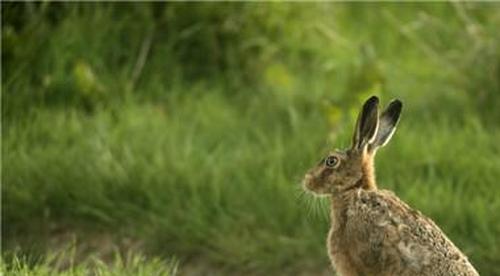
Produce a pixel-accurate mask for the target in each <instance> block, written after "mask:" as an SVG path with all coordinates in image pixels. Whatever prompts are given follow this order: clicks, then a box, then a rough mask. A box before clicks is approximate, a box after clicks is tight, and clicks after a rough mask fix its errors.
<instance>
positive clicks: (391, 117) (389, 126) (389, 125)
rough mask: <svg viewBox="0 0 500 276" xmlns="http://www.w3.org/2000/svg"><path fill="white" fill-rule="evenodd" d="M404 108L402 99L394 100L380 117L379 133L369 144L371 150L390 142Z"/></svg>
mask: <svg viewBox="0 0 500 276" xmlns="http://www.w3.org/2000/svg"><path fill="white" fill-rule="evenodd" d="M402 109H403V103H401V101H400V100H393V101H392V102H391V103H390V104H389V105H388V106H387V108H386V109H385V110H384V112H382V114H381V115H380V118H379V127H378V131H377V135H375V139H374V140H373V141H372V142H371V143H370V145H369V146H368V150H369V151H373V150H376V149H377V148H379V147H382V146H385V145H386V144H387V143H388V142H389V140H390V139H391V137H392V135H393V134H394V131H395V130H396V126H397V124H398V122H399V117H400V115H401V111H402Z"/></svg>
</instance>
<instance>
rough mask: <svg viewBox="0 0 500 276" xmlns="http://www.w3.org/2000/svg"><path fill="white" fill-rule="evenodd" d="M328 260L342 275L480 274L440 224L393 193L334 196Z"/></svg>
mask: <svg viewBox="0 0 500 276" xmlns="http://www.w3.org/2000/svg"><path fill="white" fill-rule="evenodd" d="M331 219H332V226H331V229H330V233H329V235H328V251H329V255H330V259H331V261H332V263H333V264H334V266H335V267H336V269H337V272H338V273H339V274H340V275H343V276H344V275H345V276H347V275H349V276H350V275H353V276H354V275H367V276H368V275H380V276H384V275H400V276H406V275H408V276H410V275H412V276H413V275H478V273H477V272H476V271H475V269H474V267H472V265H471V264H470V263H469V262H468V260H467V257H465V256H464V255H463V254H462V253H461V252H460V250H458V249H457V248H456V247H455V245H454V244H453V243H452V242H451V241H450V240H449V239H448V238H446V236H445V235H444V234H443V232H442V231H441V229H439V227H438V226H437V225H436V224H435V223H434V222H433V221H432V220H431V219H429V218H427V217H425V216H424V215H422V214H421V213H420V212H418V211H415V210H413V209H411V208H410V207H409V206H408V205H407V204H406V203H404V202H402V201H401V200H400V199H399V198H398V197H396V196H395V195H394V194H393V193H392V192H389V191H385V190H365V189H362V188H357V189H353V190H350V191H348V192H345V193H343V194H342V195H339V196H336V197H335V198H332V213H331Z"/></svg>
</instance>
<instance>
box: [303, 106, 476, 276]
mask: <svg viewBox="0 0 500 276" xmlns="http://www.w3.org/2000/svg"><path fill="white" fill-rule="evenodd" d="M378 103H379V100H378V98H377V97H375V96H373V97H371V98H369V99H368V100H367V101H366V102H365V104H364V105H363V108H362V110H361V112H360V114H359V116H358V120H357V123H356V128H355V131H354V137H353V139H352V146H351V148H349V149H347V150H345V151H338V150H336V151H332V152H330V154H329V155H328V156H327V157H326V158H324V159H323V160H321V163H319V164H318V165H317V166H316V167H314V168H312V169H311V170H309V171H308V172H307V174H306V175H305V177H304V180H303V186H304V188H305V189H306V190H309V191H311V192H313V193H314V194H317V195H326V196H329V197H330V199H331V228H330V232H329V234H328V239H327V247H328V253H329V256H330V260H331V262H332V265H333V266H334V268H335V269H336V271H337V274H339V275H342V276H355V275H401V276H404V275H412V276H414V275H479V274H478V272H477V271H476V270H475V269H474V267H473V266H472V264H471V263H470V262H469V261H468V260H467V257H466V256H465V255H464V254H463V253H462V252H460V250H459V249H458V248H457V247H456V246H455V245H454V244H453V243H452V242H451V241H450V240H449V239H448V238H447V237H446V235H445V234H444V233H443V231H441V229H440V228H439V227H438V226H437V225H436V224H435V223H434V222H433V221H432V220H431V219H429V218H427V217H426V216H424V215H423V214H421V213H420V212H419V211H417V210H414V209H412V208H411V207H409V206H408V205H407V204H406V203H404V202H403V201H402V200H401V199H399V198H398V197H397V196H396V195H395V194H393V193H392V192H390V191H387V190H381V189H378V188H377V185H376V182H375V170H374V164H373V162H374V157H375V153H376V151H377V149H378V148H379V147H382V146H384V145H385V144H387V142H388V141H389V139H390V138H391V136H392V134H393V133H394V130H395V129H396V125H397V123H398V121H399V116H400V114H401V110H402V106H403V105H402V103H401V101H399V100H393V101H392V102H391V103H390V104H389V105H388V107H387V108H386V109H385V110H384V111H383V112H382V114H381V115H380V116H379V114H378Z"/></svg>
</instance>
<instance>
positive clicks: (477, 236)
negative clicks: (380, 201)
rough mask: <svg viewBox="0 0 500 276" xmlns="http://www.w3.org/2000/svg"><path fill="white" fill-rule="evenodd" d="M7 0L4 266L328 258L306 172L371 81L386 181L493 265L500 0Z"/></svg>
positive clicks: (232, 266)
mask: <svg viewBox="0 0 500 276" xmlns="http://www.w3.org/2000/svg"><path fill="white" fill-rule="evenodd" d="M1 6H2V12H1V15H2V27H1V30H2V247H3V248H2V261H1V262H0V268H1V270H4V271H9V272H10V273H13V274H19V275H53V274H55V273H56V272H57V273H66V274H65V275H87V274H88V273H90V272H91V271H97V272H98V273H99V275H125V274H126V275H151V274H155V273H156V274H160V273H165V274H176V273H178V274H181V275H210V274H213V275H240V274H243V275H256V274H257V275H272V274H275V275H328V274H331V269H330V268H329V261H328V258H327V254H326V249H325V239H326V234H327V231H328V228H329V219H328V205H327V202H326V201H324V200H320V199H313V198H312V197H311V196H310V195H304V194H303V193H302V192H301V188H300V184H299V183H300V180H301V178H302V176H303V174H304V172H305V171H306V170H307V169H308V168H309V167H310V166H312V165H313V164H315V163H316V162H317V160H318V159H319V158H321V157H322V156H323V155H324V154H325V153H326V152H327V150H328V149H331V148H334V147H338V148H342V147H346V146H348V145H349V140H350V139H349V137H350V135H351V131H352V129H353V124H354V119H355V116H356V112H357V111H358V109H359V107H360V104H361V103H362V102H363V101H364V100H365V99H366V98H367V97H368V96H370V95H372V94H376V95H378V96H380V97H381V98H382V101H383V102H385V103H386V102H388V101H389V100H390V99H392V98H395V97H397V98H400V99H401V100H402V101H403V102H404V103H405V110H404V112H403V118H402V121H401V123H400V127H399V129H398V132H397V133H396V134H395V136H394V138H393V139H392V141H391V143H389V145H388V146H387V147H386V148H384V149H382V150H381V151H380V153H379V154H378V158H377V172H378V182H379V186H380V187H382V188H386V189H391V190H394V191H395V192H396V194H398V195H399V196H400V197H401V198H402V199H403V200H405V201H406V202H408V203H409V204H410V205H411V206H413V207H415V208H417V209H419V210H421V211H422V212H423V213H424V214H426V215H428V216H430V217H431V218H433V219H434V220H435V221H436V222H437V224H438V225H440V226H441V228H442V229H443V230H444V231H445V232H446V233H447V234H448V235H449V236H450V238H451V239H452V240H453V241H454V242H455V243H456V244H457V245H458V246H459V247H460V248H461V249H462V250H463V251H464V252H465V253H466V254H467V255H468V256H469V258H470V259H471V261H472V263H473V264H474V265H475V266H476V267H477V269H478V270H479V272H480V273H481V275H500V266H498V263H500V246H499V245H500V238H499V237H500V185H499V184H500V183H499V179H500V143H499V141H500V124H499V122H500V120H499V118H500V108H499V107H500V32H499V31H498V29H499V27H500V5H499V4H496V3H458V2H454V3H427V4H422V3H419V4H412V3H405V4H395V3H392V4H391V3H383V4H382V3H307V4H306V3H135V4H134V3H51V2H41V3H5V2H2V3H1Z"/></svg>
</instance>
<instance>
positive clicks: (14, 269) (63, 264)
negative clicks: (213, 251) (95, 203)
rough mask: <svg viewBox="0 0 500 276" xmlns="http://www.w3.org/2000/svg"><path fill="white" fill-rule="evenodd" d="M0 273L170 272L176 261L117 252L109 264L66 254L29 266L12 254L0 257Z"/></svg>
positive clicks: (101, 274) (29, 275)
mask: <svg viewBox="0 0 500 276" xmlns="http://www.w3.org/2000/svg"><path fill="white" fill-rule="evenodd" d="M0 273H2V275H3V273H5V275H12V276H32V275H33V276H51V275H62V276H84V275H98V276H113V275H114V276H121V275H130V276H132V275H134V276H135V275H137V276H143V275H144V276H150V275H162V276H169V275H175V274H176V264H175V263H174V262H171V261H163V260H160V259H158V258H153V259H150V258H148V259H146V258H145V257H143V256H140V255H131V254H129V255H128V256H126V257H120V256H119V255H117V256H116V257H115V259H114V260H113V261H112V262H110V264H106V263H104V262H102V261H100V260H98V259H89V260H87V261H86V262H84V263H79V264H73V263H71V260H70V262H69V263H68V258H62V257H61V256H55V255H54V256H50V257H47V258H46V259H44V260H43V261H40V262H38V263H36V264H34V265H32V266H30V265H28V264H27V263H26V262H25V261H23V260H21V259H19V258H17V257H14V258H13V259H11V260H9V261H8V262H7V261H5V260H3V259H2V260H0Z"/></svg>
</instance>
